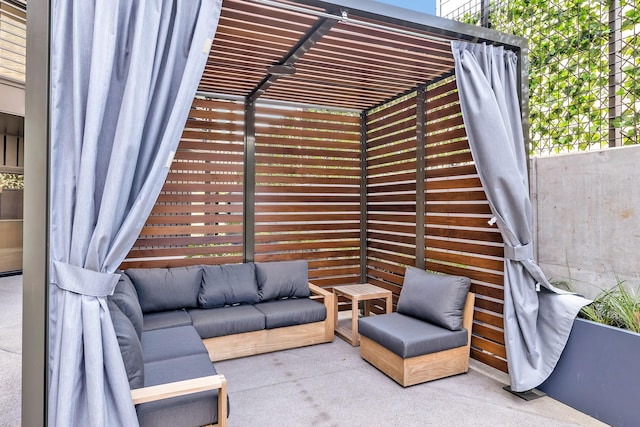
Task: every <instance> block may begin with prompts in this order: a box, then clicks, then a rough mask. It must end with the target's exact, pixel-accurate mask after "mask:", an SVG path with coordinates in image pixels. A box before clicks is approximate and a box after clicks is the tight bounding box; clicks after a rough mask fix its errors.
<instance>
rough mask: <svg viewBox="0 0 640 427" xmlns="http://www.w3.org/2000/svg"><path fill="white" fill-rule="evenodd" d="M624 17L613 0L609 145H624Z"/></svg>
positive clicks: (611, 5)
mask: <svg viewBox="0 0 640 427" xmlns="http://www.w3.org/2000/svg"><path fill="white" fill-rule="evenodd" d="M621 50H622V17H621V16H620V0H611V2H610V4H609V60H608V62H609V147H617V146H620V145H622V129H621V128H620V123H618V121H619V120H620V116H621V115H622V96H620V95H619V91H620V85H621V82H622V60H621V59H620V58H619V55H620V51H621Z"/></svg>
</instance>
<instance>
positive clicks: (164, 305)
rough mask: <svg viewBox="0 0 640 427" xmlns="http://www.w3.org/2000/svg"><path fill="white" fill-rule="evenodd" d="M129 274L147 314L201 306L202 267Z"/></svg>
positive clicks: (150, 270) (147, 270) (139, 270)
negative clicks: (199, 301)
mask: <svg viewBox="0 0 640 427" xmlns="http://www.w3.org/2000/svg"><path fill="white" fill-rule="evenodd" d="M125 273H126V274H127V276H129V278H131V281H132V282H133V285H134V286H135V287H136V291H138V300H139V301H140V307H141V308H142V312H143V313H153V312H156V311H165V310H179V309H181V308H196V307H198V292H200V284H201V282H202V266H199V265H195V266H190V267H174V268H131V269H129V270H126V271H125Z"/></svg>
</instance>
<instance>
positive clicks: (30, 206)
mask: <svg viewBox="0 0 640 427" xmlns="http://www.w3.org/2000/svg"><path fill="white" fill-rule="evenodd" d="M27 12H28V13H27V67H26V95H25V106H26V115H25V141H27V142H26V144H25V162H24V187H25V189H24V225H25V226H24V228H23V252H22V253H23V261H22V269H23V278H22V282H23V291H22V292H23V296H22V304H23V306H22V313H23V314H22V425H23V426H46V425H47V400H48V399H47V396H48V382H47V377H48V370H49V369H48V360H49V357H48V328H47V325H48V319H49V305H48V295H49V175H50V172H49V151H50V140H49V127H50V126H49V86H50V84H49V56H50V53H49V51H50V42H49V40H50V37H51V36H50V30H49V27H50V14H51V11H50V4H49V2H48V1H30V2H29V4H28V6H27Z"/></svg>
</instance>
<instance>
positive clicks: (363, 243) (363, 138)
mask: <svg viewBox="0 0 640 427" xmlns="http://www.w3.org/2000/svg"><path fill="white" fill-rule="evenodd" d="M367 170H368V168H367V112H366V111H363V112H362V113H360V282H362V283H366V281H367V212H368V209H367Z"/></svg>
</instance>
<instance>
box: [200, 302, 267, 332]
mask: <svg viewBox="0 0 640 427" xmlns="http://www.w3.org/2000/svg"><path fill="white" fill-rule="evenodd" d="M188 313H189V316H191V321H192V323H193V326H194V327H195V328H196V330H197V331H198V334H199V335H200V337H201V338H202V339H207V338H213V337H219V336H222V335H232V334H240V333H243V332H251V331H259V330H261V329H264V314H262V313H261V312H260V311H259V310H257V309H256V308H255V307H254V306H252V305H236V306H230V307H221V308H216V309H213V310H211V309H191V310H188Z"/></svg>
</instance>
